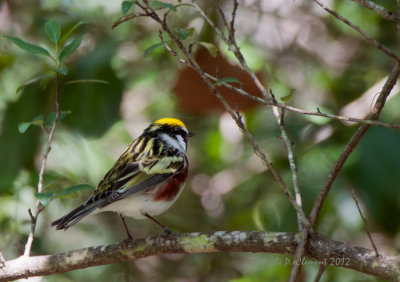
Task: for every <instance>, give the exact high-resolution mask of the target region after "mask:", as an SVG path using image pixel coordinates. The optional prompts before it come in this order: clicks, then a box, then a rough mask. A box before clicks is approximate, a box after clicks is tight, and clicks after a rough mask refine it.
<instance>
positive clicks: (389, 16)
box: [352, 0, 400, 25]
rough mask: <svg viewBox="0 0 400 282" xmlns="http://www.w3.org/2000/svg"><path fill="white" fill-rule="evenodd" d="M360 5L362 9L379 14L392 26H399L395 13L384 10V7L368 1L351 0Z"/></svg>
mask: <svg viewBox="0 0 400 282" xmlns="http://www.w3.org/2000/svg"><path fill="white" fill-rule="evenodd" d="M352 1H354V2H356V3H358V4H360V5H363V6H364V7H366V8H368V9H370V10H371V11H374V12H375V13H377V14H379V15H380V16H381V17H383V18H385V19H387V20H389V21H391V22H392V23H394V24H396V25H397V24H399V22H400V20H399V18H398V17H397V16H396V14H395V13H393V12H391V11H388V10H386V9H385V8H384V7H382V6H380V5H378V4H376V3H374V2H372V1H369V0H352Z"/></svg>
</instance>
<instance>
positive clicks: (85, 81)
mask: <svg viewBox="0 0 400 282" xmlns="http://www.w3.org/2000/svg"><path fill="white" fill-rule="evenodd" d="M75 83H104V84H110V83H109V82H108V81H106V80H100V79H77V80H70V81H67V82H66V83H64V85H68V84H75Z"/></svg>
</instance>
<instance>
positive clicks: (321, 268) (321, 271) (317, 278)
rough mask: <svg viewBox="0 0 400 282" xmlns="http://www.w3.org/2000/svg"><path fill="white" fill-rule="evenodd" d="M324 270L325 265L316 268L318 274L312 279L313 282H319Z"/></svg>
mask: <svg viewBox="0 0 400 282" xmlns="http://www.w3.org/2000/svg"><path fill="white" fill-rule="evenodd" d="M325 269H326V265H325V264H321V265H320V266H319V268H318V272H317V275H316V276H315V278H314V282H319V281H320V280H321V278H322V275H324V272H325Z"/></svg>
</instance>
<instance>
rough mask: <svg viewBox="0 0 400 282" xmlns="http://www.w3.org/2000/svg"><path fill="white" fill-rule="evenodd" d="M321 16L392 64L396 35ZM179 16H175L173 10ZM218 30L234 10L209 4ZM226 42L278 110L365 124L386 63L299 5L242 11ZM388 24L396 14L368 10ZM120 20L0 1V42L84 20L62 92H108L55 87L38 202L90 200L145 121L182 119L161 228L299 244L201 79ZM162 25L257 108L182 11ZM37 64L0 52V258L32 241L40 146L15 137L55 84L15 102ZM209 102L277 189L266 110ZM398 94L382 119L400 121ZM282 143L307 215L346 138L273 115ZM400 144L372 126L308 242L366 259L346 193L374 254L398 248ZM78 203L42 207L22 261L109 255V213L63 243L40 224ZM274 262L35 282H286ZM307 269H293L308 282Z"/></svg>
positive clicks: (210, 260)
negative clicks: (52, 195) (317, 236)
mask: <svg viewBox="0 0 400 282" xmlns="http://www.w3.org/2000/svg"><path fill="white" fill-rule="evenodd" d="M328 2H329V3H328V4H329V5H330V7H332V8H334V9H335V10H336V11H337V12H338V13H339V14H341V15H343V16H345V17H347V18H348V19H349V20H351V21H352V22H353V23H355V24H357V25H358V26H360V27H361V28H362V29H363V30H364V31H365V32H366V33H367V34H369V35H370V36H371V37H373V38H375V39H377V40H379V42H381V43H382V44H384V45H385V46H387V47H388V48H390V49H391V50H398V44H399V36H398V32H397V29H396V27H395V25H393V24H391V23H390V22H389V21H387V20H385V19H383V18H381V17H380V16H378V15H376V14H375V13H373V12H372V11H370V10H367V9H366V8H364V7H362V6H360V5H358V4H356V3H354V2H352V1H328ZM171 3H174V4H177V2H173V1H171ZM201 4H202V6H203V8H204V9H205V11H206V12H207V14H208V15H209V16H210V17H211V18H212V19H213V20H215V21H216V24H217V25H218V26H221V22H220V18H219V17H218V16H217V12H216V9H215V6H214V4H215V2H214V1H209V2H207V1H202V3H201ZM219 4H220V6H221V7H222V10H223V11H224V12H225V14H226V16H227V18H228V20H229V19H230V15H231V11H232V2H231V1H219ZM239 4H240V5H239V9H238V15H237V22H236V28H237V33H236V35H237V40H238V43H239V45H240V47H241V51H242V52H243V54H244V56H245V58H246V60H247V61H248V63H249V65H250V67H251V68H252V69H253V70H254V71H256V72H257V75H258V76H259V77H260V79H261V80H262V81H263V83H264V84H265V85H266V87H267V88H268V89H269V88H271V89H272V90H273V91H274V93H275V95H276V96H277V98H280V97H283V96H287V95H289V94H290V93H293V96H292V98H291V99H290V101H289V102H288V103H289V104H290V105H293V106H295V107H299V108H302V109H305V110H311V111H316V110H317V107H319V108H320V110H321V111H323V112H326V113H335V114H341V115H346V116H352V117H359V118H362V117H364V116H365V114H366V113H367V112H368V111H369V110H370V109H371V108H372V105H373V103H374V101H375V100H374V99H375V98H376V96H377V95H378V93H379V91H380V89H381V87H382V85H383V83H384V81H385V78H386V76H387V75H388V74H389V73H390V71H391V69H392V67H393V65H394V62H393V61H392V60H390V59H389V58H388V57H387V56H385V55H384V54H383V53H382V52H380V51H379V50H377V49H376V48H372V47H370V46H369V45H367V44H366V43H365V42H364V40H363V39H362V38H361V37H360V36H359V35H358V34H356V33H355V32H354V31H352V30H350V29H349V28H348V27H347V26H346V25H344V24H343V23H341V22H338V21H337V20H336V19H334V18H332V17H331V16H329V15H327V13H326V12H324V11H323V10H322V9H321V8H319V7H317V6H316V5H315V4H314V3H313V2H312V1H300V0H298V1H289V2H287V1H278V0H274V1H267V0H265V1H261V0H259V1H239ZM379 4H380V5H383V6H384V7H385V8H387V9H389V10H391V11H396V1H394V0H392V1H390V0H384V1H379ZM121 16H122V13H121V3H120V2H119V1H106V0H99V1H93V0H81V1H74V0H69V1H67V0H56V1H55V0H52V1H49V0H40V1H22V0H13V1H11V0H3V1H0V33H1V35H11V36H17V37H20V38H22V39H24V40H26V41H28V42H32V43H35V44H39V45H41V46H50V42H49V40H48V39H47V36H46V33H45V31H44V24H45V22H46V21H48V20H53V19H55V20H57V21H59V22H60V24H61V26H62V31H64V32H65V30H68V28H70V27H71V26H72V25H74V24H75V23H76V22H78V21H79V20H82V19H87V20H89V21H90V23H89V24H86V25H83V26H81V27H80V28H79V29H78V31H77V32H76V35H80V34H83V33H88V35H87V36H86V38H85V39H84V41H83V42H82V44H81V47H80V48H79V49H78V50H77V52H76V53H74V55H72V56H71V57H69V58H68V63H67V65H68V67H69V73H68V75H67V76H66V77H64V78H63V81H64V82H66V81H69V80H73V79H102V80H106V81H108V82H109V84H107V85H106V84H72V85H65V86H63V88H62V93H61V110H63V111H71V114H69V115H68V116H66V117H65V119H64V120H63V121H62V122H61V124H60V125H59V126H58V128H57V131H56V134H55V139H54V142H53V145H52V150H51V153H50V155H49V160H48V165H47V168H46V172H45V178H44V185H45V191H61V190H62V189H63V188H65V187H69V186H72V185H76V184H81V183H87V184H90V185H92V186H96V185H97V183H98V182H99V180H100V179H101V178H102V177H103V175H104V174H105V173H106V172H107V170H108V169H109V168H110V167H111V166H112V164H113V163H114V161H115V160H116V159H117V158H118V156H119V155H120V154H121V153H122V152H123V151H124V149H125V147H126V146H127V145H128V144H129V143H130V142H131V141H132V139H133V138H135V137H137V136H138V135H139V134H140V133H141V132H142V130H143V129H144V128H146V127H147V126H148V124H149V123H151V122H153V121H154V120H156V119H159V118H161V117H169V116H171V117H178V118H181V119H182V120H183V121H184V122H185V124H186V126H187V127H188V128H189V130H190V131H193V132H195V137H193V138H191V139H190V144H189V149H188V156H189V161H190V165H191V167H190V175H189V179H188V181H187V185H186V188H185V191H184V193H183V194H182V195H181V197H180V199H178V201H177V202H176V203H175V205H174V206H173V207H172V208H171V209H170V210H169V211H168V212H167V213H166V214H165V215H162V216H159V217H158V219H159V220H160V221H161V222H163V223H164V224H166V225H167V226H168V227H170V228H171V229H172V230H173V231H175V232H194V231H209V232H212V231H217V230H266V231H282V232H295V231H297V220H296V214H295V212H294V210H293V208H292V207H291V205H290V204H289V202H288V200H287V199H286V198H285V196H284V195H283V194H282V193H281V190H280V188H279V186H278V184H277V183H276V182H275V181H274V180H273V178H272V176H271V174H270V173H269V172H268V171H266V169H265V167H264V166H263V165H262V164H261V162H260V160H259V159H258V158H257V157H256V156H255V155H254V153H253V151H252V149H251V147H250V146H249V144H248V142H247V141H246V140H245V139H244V138H243V137H242V135H241V134H240V132H239V131H238V129H237V127H236V125H235V124H234V122H233V121H232V120H231V118H230V116H229V115H228V114H227V113H225V112H224V111H223V110H222V107H221V105H220V103H219V101H218V100H217V99H216V98H215V97H214V96H213V95H212V94H211V93H209V92H208V90H207V88H206V87H205V86H204V85H202V83H201V81H200V79H199V77H198V76H197V75H196V74H194V73H193V72H192V71H190V70H188V69H186V68H185V67H184V66H182V65H180V64H179V63H178V62H177V61H176V58H174V57H173V56H171V55H170V54H169V53H168V52H166V51H165V50H164V49H163V48H158V49H156V50H154V51H153V52H151V53H150V54H149V55H148V56H144V54H145V51H146V49H148V48H149V47H150V46H152V45H153V44H156V43H158V42H160V39H159V38H158V31H159V29H160V27H159V26H158V25H157V24H156V23H155V22H153V21H151V20H150V19H146V18H137V19H135V20H132V21H129V22H126V23H123V24H121V25H120V26H118V27H117V28H115V29H114V30H112V29H111V26H112V24H113V22H114V21H116V20H117V19H118V18H119V17H121ZM168 23H169V25H170V26H171V27H172V28H173V29H175V28H193V31H194V33H193V35H192V36H189V37H188V38H187V39H185V40H184V42H185V44H191V43H193V42H195V41H204V42H210V43H213V44H215V45H216V46H218V47H219V53H218V56H217V57H215V58H214V57H212V56H211V55H210V54H209V52H208V51H207V49H205V48H203V47H201V46H200V45H198V44H197V45H195V48H194V54H195V57H196V60H197V61H198V62H199V64H200V65H201V66H203V67H204V68H205V69H206V70H208V71H209V72H210V73H211V74H213V75H215V74H216V73H217V72H218V74H219V76H220V77H236V78H238V79H239V80H240V81H241V82H242V86H243V88H244V89H246V90H247V91H249V92H251V93H253V94H254V95H259V93H258V92H257V90H256V88H255V87H254V85H252V83H251V81H250V80H249V78H248V76H246V75H245V74H244V73H243V71H241V70H240V68H239V67H238V66H237V64H236V62H235V60H234V59H233V56H232V55H231V54H229V53H228V51H227V47H226V46H225V45H224V44H223V43H222V42H220V41H219V40H218V38H216V37H215V35H214V34H213V32H212V30H211V29H210V27H209V26H208V25H207V24H204V21H203V20H202V18H201V17H200V16H199V14H198V13H197V12H196V11H195V10H194V9H193V8H191V7H188V6H182V7H179V8H178V9H177V11H176V12H173V11H171V12H170V14H169V22H168ZM49 65H50V62H49V61H47V59H46V58H45V57H40V56H35V55H30V54H28V53H26V52H24V51H23V50H21V49H19V48H18V47H16V46H15V45H13V44H12V43H11V42H9V41H7V40H6V39H4V38H2V39H0V196H1V197H0V251H1V252H2V253H3V255H4V256H5V258H6V259H12V258H15V257H16V256H18V255H20V254H21V253H23V248H24V245H25V242H26V239H27V236H28V234H29V230H30V221H29V216H28V213H27V210H28V208H31V209H33V208H34V202H35V200H36V199H35V196H34V192H35V191H36V189H37V188H36V185H37V182H38V170H39V167H40V162H41V154H42V152H43V148H44V144H45V142H46V137H45V136H44V135H43V134H42V132H41V131H40V129H39V128H37V127H30V128H29V129H28V130H27V131H26V132H25V133H24V134H21V133H19V132H18V124H19V123H21V122H26V121H30V120H32V118H33V117H35V116H38V115H40V114H44V115H45V116H46V115H48V114H49V113H51V112H53V111H54V99H55V98H54V93H55V85H54V83H53V82H52V81H50V80H43V81H41V82H38V83H35V84H32V85H30V86H28V87H26V88H24V89H23V90H22V91H19V92H18V93H16V89H17V88H18V86H20V85H21V84H23V83H25V82H26V81H28V80H30V79H31V78H33V77H36V76H38V75H42V74H44V73H48V71H49ZM221 91H222V92H223V94H224V95H225V97H226V98H227V99H228V101H229V103H230V104H231V105H232V106H233V107H234V108H235V109H236V108H237V109H238V110H240V111H241V112H242V113H243V116H244V121H245V123H246V125H247V127H248V129H249V131H250V132H251V133H252V134H253V135H254V137H255V139H256V141H257V142H258V143H259V144H260V146H261V148H262V149H263V150H264V151H265V152H267V154H268V155H269V157H270V158H271V159H272V160H273V162H274V164H275V166H276V168H277V169H278V171H279V172H280V173H281V175H282V176H283V177H284V179H285V181H286V182H287V183H288V184H290V183H291V182H290V181H291V175H290V170H289V166H288V161H287V154H286V149H285V146H284V143H283V141H282V140H281V139H280V138H279V136H280V131H279V128H278V126H277V124H276V121H275V118H274V117H273V114H272V112H271V109H270V108H269V107H263V106H261V105H257V104H255V103H253V102H252V101H249V100H247V99H243V98H242V97H238V96H237V95H236V94H232V93H230V92H229V91H227V89H223V88H222V87H221ZM398 92H399V89H398V88H396V89H395V91H393V92H392V95H391V96H390V100H389V101H388V103H387V105H386V107H385V108H384V110H383V114H382V116H381V120H382V121H385V122H392V123H399V122H400V111H399V107H400V98H399V97H398V95H397V94H398ZM286 126H287V130H288V134H289V136H290V138H291V140H292V141H293V144H294V146H293V148H294V153H295V157H296V162H297V165H298V178H299V185H300V189H301V193H302V197H303V201H304V203H303V204H304V209H305V211H306V213H309V211H310V209H311V207H312V204H313V202H314V200H315V198H316V196H317V195H318V192H319V190H320V189H321V187H322V185H323V183H324V181H325V179H326V177H327V175H328V172H329V170H330V169H331V167H332V165H333V162H334V161H335V160H336V159H337V158H338V156H339V154H340V152H341V150H342V149H343V147H344V145H345V144H346V143H347V142H348V140H349V138H350V136H351V135H352V134H353V133H354V131H355V130H356V128H357V127H356V126H354V125H350V124H345V123H342V122H338V121H331V120H328V119H324V118H316V117H310V116H300V115H298V114H294V113H290V112H287V113H286ZM399 144H400V132H399V131H396V130H392V129H386V128H375V127H374V128H371V129H370V130H369V131H368V133H367V134H366V135H365V137H364V138H363V139H362V141H361V143H360V144H359V146H358V147H357V148H356V150H355V151H354V152H353V154H352V155H351V157H350V159H349V160H348V161H347V163H346V165H345V167H344V169H343V171H342V173H341V174H340V176H339V177H338V179H337V180H336V181H335V184H334V186H333V188H332V191H331V192H330V194H329V197H328V198H327V200H326V201H325V204H324V206H323V209H322V213H321V215H320V218H319V222H318V224H317V229H316V230H317V231H318V232H320V233H322V234H324V235H325V236H327V237H329V238H332V239H334V240H340V241H346V242H350V243H351V244H356V245H360V246H363V247H366V248H371V246H370V244H369V242H368V240H367V237H366V235H365V233H364V231H363V230H364V229H363V224H362V221H361V219H360V217H359V215H358V212H357V210H356V207H355V204H354V202H353V200H352V198H351V189H354V190H355V191H356V193H357V195H358V196H359V198H360V201H361V205H362V209H363V211H364V214H365V216H366V217H367V218H368V222H369V227H370V230H371V231H372V233H373V237H374V238H375V240H376V243H377V245H378V248H379V250H380V251H381V252H386V253H390V254H399V250H400V222H399V220H398V215H399V214H400V193H399V188H400V184H399V183H400V173H399V164H398V160H399V159H400V150H399V149H398V148H399ZM90 193H91V191H89V190H86V191H82V192H79V193H75V194H72V195H68V196H66V197H62V198H57V199H53V200H52V201H51V202H50V203H49V204H48V206H47V207H46V209H45V210H44V212H43V213H42V214H41V216H40V218H39V222H38V228H37V232H36V234H35V241H34V245H33V251H32V253H33V254H55V253H58V252H64V251H68V250H72V249H77V248H83V247H88V246H94V245H100V244H110V243H116V242H121V241H122V240H123V239H125V233H124V230H123V228H122V225H121V224H120V221H119V219H118V218H117V215H115V214H111V213H110V214H100V215H95V216H91V217H87V218H85V219H84V220H82V221H81V222H79V224H77V225H76V226H74V227H73V228H71V229H69V230H68V231H66V232H63V231H56V230H55V229H54V228H51V227H50V223H51V222H52V221H53V220H55V219H57V218H58V217H60V216H62V215H64V214H65V213H66V212H68V211H70V210H71V209H72V208H74V207H75V206H77V205H78V204H80V203H81V202H82V201H83V200H85V199H86V198H87V197H88V195H89V194H90ZM128 224H129V226H130V229H131V231H132V233H133V234H134V236H136V237H145V236H150V235H155V234H158V233H159V232H160V231H161V230H160V229H159V228H158V227H157V226H156V225H154V224H153V223H151V222H150V221H146V220H142V221H140V220H134V219H129V220H128ZM285 257H286V256H284V255H276V254H251V253H229V254H228V253H220V254H196V255H160V256H154V257H149V258H146V259H140V260H137V261H131V262H128V263H119V264H115V265H108V266H99V267H92V268H89V269H83V270H76V271H72V272H69V273H65V274H60V275H54V276H50V277H43V278H35V279H36V280H43V281H88V280H90V281H92V280H94V279H96V280H97V281H235V282H244V281H286V279H287V277H288V274H289V272H290V266H282V265H281V264H279V263H277V262H278V261H279V260H283V261H284V259H285ZM316 272H317V267H316V266H307V267H304V268H303V269H302V273H301V277H302V279H303V281H311V280H312V279H313V278H314V276H315V274H316ZM321 281H376V280H375V279H373V278H371V277H369V276H367V275H364V274H360V273H357V272H354V271H350V270H346V269H339V268H333V267H328V268H327V270H326V272H325V274H324V277H323V278H322V280H321Z"/></svg>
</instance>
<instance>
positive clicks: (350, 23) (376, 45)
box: [314, 0, 400, 62]
mask: <svg viewBox="0 0 400 282" xmlns="http://www.w3.org/2000/svg"><path fill="white" fill-rule="evenodd" d="M314 2H316V3H317V4H318V5H319V6H321V8H322V9H324V10H325V11H327V12H328V13H330V14H331V15H333V16H334V17H335V18H337V19H338V20H339V21H341V22H344V23H345V24H347V25H348V26H350V27H351V28H352V29H354V30H355V31H357V32H358V33H359V34H361V35H362V36H363V37H364V38H365V39H366V41H367V42H368V43H369V44H371V45H372V46H374V47H376V48H378V49H379V50H381V51H382V52H383V53H385V54H386V55H388V56H389V57H391V58H393V59H395V60H396V61H397V62H400V58H399V57H398V56H397V55H396V54H395V53H393V52H392V51H390V50H389V49H388V48H386V47H385V46H383V45H382V44H381V43H379V42H378V41H376V40H375V39H373V38H372V37H370V36H369V35H367V34H366V33H365V32H364V31H362V30H361V28H360V27H359V26H357V25H355V24H353V23H352V22H350V21H349V20H348V19H346V18H344V17H342V16H341V15H339V14H338V13H336V12H335V11H333V10H332V9H330V8H329V7H328V6H326V5H325V4H324V3H322V2H321V1H320V0H314Z"/></svg>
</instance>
